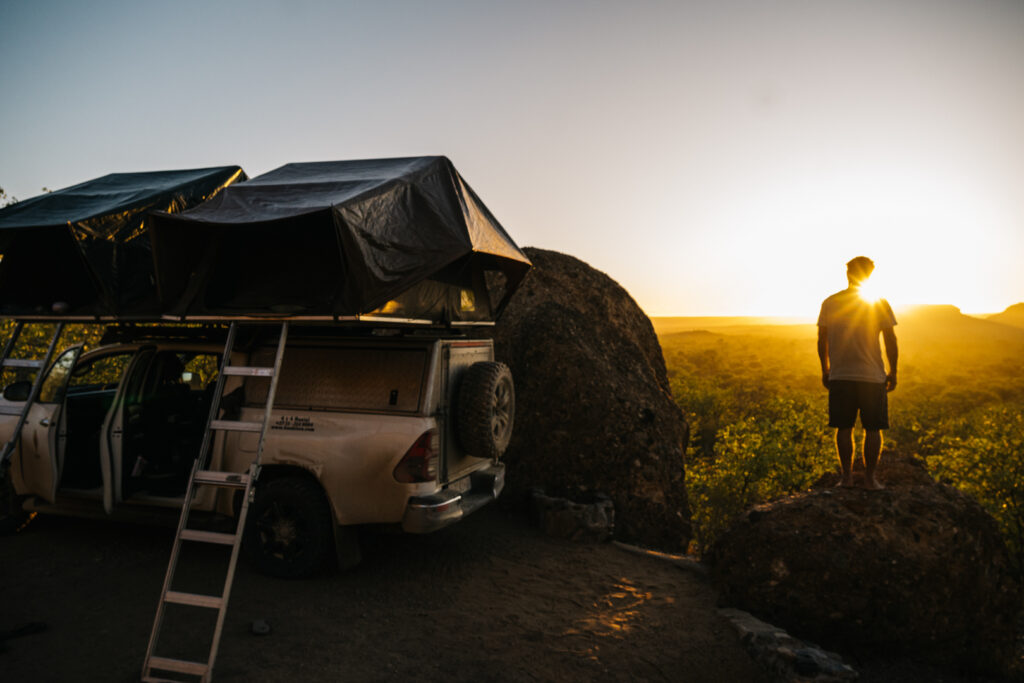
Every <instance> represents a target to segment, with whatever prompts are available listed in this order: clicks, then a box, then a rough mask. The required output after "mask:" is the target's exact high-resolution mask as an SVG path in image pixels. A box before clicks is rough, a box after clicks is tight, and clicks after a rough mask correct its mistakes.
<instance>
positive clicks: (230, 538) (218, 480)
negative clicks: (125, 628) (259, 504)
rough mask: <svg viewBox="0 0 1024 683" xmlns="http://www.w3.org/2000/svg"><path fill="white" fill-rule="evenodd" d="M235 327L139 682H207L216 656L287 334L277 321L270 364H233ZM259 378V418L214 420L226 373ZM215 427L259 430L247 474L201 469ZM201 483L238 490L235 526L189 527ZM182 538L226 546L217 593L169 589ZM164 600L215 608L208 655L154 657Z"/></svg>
mask: <svg viewBox="0 0 1024 683" xmlns="http://www.w3.org/2000/svg"><path fill="white" fill-rule="evenodd" d="M237 331H238V323H235V322H233V323H231V327H230V328H229V329H228V336H227V342H226V343H225V344H224V355H223V356H222V358H221V365H220V373H219V374H218V377H217V384H216V388H215V389H214V394H213V400H212V402H211V405H210V415H209V418H208V419H207V424H206V432H205V434H204V435H203V443H202V446H201V447H200V450H199V456H198V457H197V458H196V460H195V462H194V463H193V465H192V473H191V475H190V476H189V482H188V489H187V490H186V493H185V500H184V502H183V503H182V507H181V516H180V518H179V520H178V531H177V533H176V534H175V536H174V547H173V549H172V550H171V559H170V562H168V565H167V574H166V576H165V577H164V585H163V589H162V590H161V592H160V602H159V603H158V604H157V610H156V617H155V619H154V620H153V631H152V633H151V634H150V637H149V646H148V647H147V649H146V659H145V662H144V663H143V666H142V680H143V681H179V680H181V679H176V678H175V679H172V678H166V677H164V676H163V675H157V674H156V673H154V672H157V671H160V672H170V673H172V674H185V675H187V676H191V677H193V679H196V678H198V680H199V681H202V683H208V681H210V680H211V677H212V674H213V664H214V662H215V661H216V659H217V648H218V646H219V645H220V636H221V632H222V631H223V629H224V617H225V616H226V615H227V609H228V598H229V597H230V594H231V584H232V582H233V581H234V577H235V569H236V566H237V564H238V552H239V549H240V548H241V545H242V535H243V533H244V531H245V519H246V515H247V514H248V511H249V505H250V504H251V503H252V501H253V497H254V494H255V488H254V487H255V484H256V479H257V477H258V476H259V471H260V459H261V458H262V456H263V446H264V443H265V442H266V438H267V428H268V426H269V424H270V413H271V411H272V410H273V407H274V396H275V395H276V393H277V381H278V378H279V376H280V372H281V361H282V359H283V358H284V348H285V343H286V341H287V338H288V323H282V324H281V333H280V336H279V337H278V341H277V354H276V355H275V357H274V365H273V367H246V366H233V365H231V364H230V359H231V351H232V350H233V349H234V345H235V334H236V332H237ZM230 376H238V377H263V378H269V379H270V389H269V390H268V391H267V403H266V407H265V409H264V412H263V420H262V421H261V422H240V421H237V420H221V419H218V413H219V412H220V405H221V399H222V398H223V393H224V381H225V378H226V377H230ZM216 431H240V432H258V433H259V435H260V436H259V443H258V445H257V447H256V457H255V459H254V460H253V462H252V464H251V465H250V466H249V471H248V473H245V474H242V473H239V472H218V471H214V470H208V469H206V463H207V460H208V459H209V454H210V450H211V448H210V446H211V444H212V442H213V436H212V435H213V433H214V432H216ZM200 486H213V487H219V488H225V489H235V490H241V491H242V492H243V496H242V505H241V508H240V510H239V512H238V516H237V519H236V525H235V531H234V532H233V533H220V532H214V531H200V530H195V529H189V528H188V519H189V513H190V512H191V507H192V501H193V499H194V498H195V495H196V490H197V489H198V488H199V487H200ZM182 541H192V542H198V543H215V544H222V545H230V546H231V559H230V561H229V564H228V569H227V576H226V578H225V580H224V587H223V591H222V592H221V594H220V595H203V594H199V593H186V592H182V591H175V590H173V588H172V583H173V581H174V573H175V570H176V569H177V566H178V560H179V555H180V552H181V544H182ZM169 603H174V604H179V605H189V606H192V607H196V608H200V609H214V610H217V624H216V627H215V628H214V632H213V640H212V643H211V645H210V652H209V657H208V658H207V660H206V661H205V662H195V661H188V660H183V659H172V658H170V657H159V656H157V655H156V654H155V651H156V646H157V642H158V641H159V639H160V629H161V627H162V626H163V621H164V617H165V608H166V607H167V605H168V604H169Z"/></svg>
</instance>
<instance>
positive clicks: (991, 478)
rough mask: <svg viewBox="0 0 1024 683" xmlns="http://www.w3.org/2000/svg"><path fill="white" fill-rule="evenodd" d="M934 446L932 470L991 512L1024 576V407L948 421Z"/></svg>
mask: <svg viewBox="0 0 1024 683" xmlns="http://www.w3.org/2000/svg"><path fill="white" fill-rule="evenodd" d="M929 445H930V448H929V450H930V451H931V453H930V454H929V455H928V456H927V457H926V461H927V463H928V467H929V469H931V470H932V472H933V473H934V474H935V475H936V476H937V477H938V478H940V479H942V480H945V481H948V482H950V483H951V484H953V485H954V486H956V487H957V488H958V489H960V490H961V491H963V492H965V493H967V494H970V495H971V496H973V497H974V498H975V499H977V501H978V502H979V503H981V505H982V506H983V507H984V508H985V509H986V510H988V512H989V514H991V515H992V516H993V517H994V518H995V519H996V522H997V523H998V524H999V527H1000V529H1001V531H1002V532H1003V537H1004V539H1005V540H1006V543H1007V546H1008V548H1009V550H1010V555H1011V557H1012V559H1013V561H1014V564H1015V568H1016V570H1017V572H1018V573H1019V574H1024V405H1020V404H1017V405H1001V406H1000V405H996V406H986V407H982V408H979V409H976V410H974V411H971V412H969V413H967V414H966V415H964V416H962V417H958V418H953V419H948V420H945V421H943V422H942V423H940V424H939V425H938V428H937V429H936V430H934V431H933V432H931V443H930V444H929Z"/></svg>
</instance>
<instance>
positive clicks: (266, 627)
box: [250, 619, 271, 636]
mask: <svg viewBox="0 0 1024 683" xmlns="http://www.w3.org/2000/svg"><path fill="white" fill-rule="evenodd" d="M250 630H251V631H252V634H253V635H254V636H266V635H269V634H270V630H271V629H270V624H269V623H268V622H267V621H266V619H257V620H256V621H254V622H252V626H251V627H250Z"/></svg>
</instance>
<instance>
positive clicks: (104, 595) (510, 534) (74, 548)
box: [0, 506, 765, 683]
mask: <svg viewBox="0 0 1024 683" xmlns="http://www.w3.org/2000/svg"><path fill="white" fill-rule="evenodd" d="M172 535H173V534H172V531H171V530H168V529H163V528H152V527H139V526H131V525H124V524H112V523H109V522H101V521H88V520H77V519H65V518H56V517H41V518H39V519H36V520H35V521H33V522H32V524H31V525H30V526H29V527H28V528H27V529H25V530H24V531H22V532H21V533H19V534H17V535H15V536H9V537H5V538H0V557H2V563H0V634H5V633H7V634H9V633H10V632H11V631H13V630H15V629H19V628H21V627H24V626H26V625H29V624H32V623H42V624H45V626H46V628H45V630H42V631H41V632H37V633H33V634H29V635H23V636H20V637H17V638H8V639H7V640H6V641H3V642H0V672H2V676H0V678H3V680H5V681H33V682H37V683H42V682H44V681H71V680H75V681H124V682H128V681H134V680H138V676H139V671H140V667H141V664H142V659H143V656H144V653H145V648H146V642H147V640H148V637H149V631H150V627H151V624H152V619H153V614H154V610H155V607H156V601H157V596H158V593H159V589H160V585H161V582H162V580H163V573H164V568H165V566H166V561H167V557H168V555H169V552H170V546H171V540H172ZM364 540H365V546H366V547H365V559H364V562H363V563H362V565H360V566H359V567H358V568H357V569H355V570H352V571H349V572H346V573H331V574H325V575H323V576H320V577H317V578H314V579H309V580H304V581H284V580H280V579H271V578H267V577H264V576H261V575H259V574H256V573H255V572H253V571H252V570H251V569H250V568H249V567H247V566H245V565H241V566H240V570H239V572H238V575H237V578H236V582H235V589H234V593H233V595H232V600H231V607H230V610H229V612H228V617H227V622H226V626H225V631H224V637H223V639H222V642H221V648H220V655H219V657H218V660H217V665H216V669H215V679H216V680H218V681H292V680H299V681H393V680H403V681H404V680H418V681H446V682H450V681H638V680H640V681H664V680H671V681H689V682H698V683H699V682H700V681H763V680H765V677H764V675H763V673H762V672H761V670H760V669H759V668H758V667H757V666H756V665H755V664H754V663H753V662H752V661H751V659H750V658H749V657H748V656H747V655H746V653H745V652H744V651H743V650H742V648H741V646H740V645H739V643H738V642H737V639H736V637H735V636H734V634H733V632H732V630H731V627H730V626H729V625H728V624H727V623H726V622H725V621H723V620H722V619H721V618H720V617H719V616H718V615H717V613H716V612H715V605H714V603H715V595H714V593H713V591H712V590H711V589H710V588H709V586H708V585H707V584H706V583H705V582H704V581H703V580H701V579H700V578H698V577H696V576H694V575H692V574H690V573H688V572H685V571H683V570H681V569H679V568H677V567H675V566H673V565H671V564H668V563H666V562H663V561H660V560H657V559H654V558H649V557H644V556H638V555H635V554H631V553H628V552H626V551H624V550H621V549H619V548H617V547H616V546H614V545H611V544H600V545H587V544H578V543H572V542H568V541H559V540H554V539H549V538H546V537H543V536H541V535H540V533H539V532H537V531H535V530H533V529H531V528H530V527H529V526H528V525H527V524H525V523H524V522H523V521H522V520H520V519H519V518H518V517H516V516H514V515H511V513H508V512H506V511H504V510H502V509H500V508H499V507H497V506H491V507H489V508H485V509H484V510H482V511H480V512H479V513H477V514H476V515H474V516H473V517H471V518H469V519H467V520H465V521H464V522H463V523H462V524H459V525H456V526H455V527H452V528H450V529H447V530H444V531H442V532H440V533H438V534H433V535H430V536H405V535H387V534H369V535H367V537H366V538H365V539H364ZM219 550H220V549H217V548H213V549H207V548H205V547H203V550H202V552H200V553H197V554H196V555H195V556H194V557H191V558H189V562H188V564H187V565H186V566H188V567H189V568H195V569H196V570H197V571H195V572H193V573H191V574H190V573H183V574H182V575H181V577H180V580H181V582H182V583H181V584H178V587H181V588H184V589H191V590H201V589H202V588H203V587H204V586H200V585H199V584H201V583H202V584H207V585H209V584H210V582H209V579H210V577H211V576H218V575H219V574H218V572H220V571H221V570H220V567H221V566H222V564H223V563H221V562H220V561H219V560H220V558H219V557H218V556H216V554H215V553H216V552H218V551H219ZM210 592H216V589H215V588H214V587H213V586H210ZM180 609H181V610H183V611H184V610H188V613H187V614H182V613H170V614H169V617H168V621H167V626H166V639H165V641H164V642H165V643H166V644H167V646H168V647H167V649H166V650H164V651H163V652H162V654H167V655H177V656H184V657H185V658H188V657H190V656H191V657H194V658H202V657H203V638H204V637H205V634H206V633H208V632H210V631H212V628H213V623H212V619H210V620H205V621H203V620H197V619H196V618H195V614H196V611H195V610H194V609H192V608H180ZM257 619H263V620H266V621H267V622H268V623H269V624H270V626H271V628H272V631H271V633H270V634H269V635H263V636H258V635H254V634H253V633H252V632H251V624H252V622H253V621H254V620H257Z"/></svg>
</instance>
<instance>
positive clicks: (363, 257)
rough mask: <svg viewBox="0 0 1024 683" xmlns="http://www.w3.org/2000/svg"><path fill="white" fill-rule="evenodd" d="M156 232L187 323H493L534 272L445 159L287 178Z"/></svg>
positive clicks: (332, 168)
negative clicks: (246, 320) (222, 320)
mask: <svg viewBox="0 0 1024 683" xmlns="http://www.w3.org/2000/svg"><path fill="white" fill-rule="evenodd" d="M151 230H152V236H153V250H154V259H155V263H156V275H157V286H158V290H159V293H160V299H161V303H162V305H163V306H164V309H165V311H166V312H168V313H169V314H171V315H174V316H178V317H182V318H214V319H215V318H221V317H264V316H265V317H279V318H280V317H285V318H306V319H357V318H358V319H362V318H366V317H370V318H374V319H376V318H382V317H383V318H389V319H403V320H415V321H420V322H424V321H425V322H432V323H438V322H459V321H462V322H480V321H488V320H493V319H494V317H495V316H496V315H497V314H498V313H499V312H500V310H501V308H502V307H503V306H504V304H505V303H506V302H507V300H508V297H509V296H510V295H511V294H512V292H513V291H514V289H515V288H516V286H518V284H519V282H520V281H521V280H522V278H523V276H524V275H525V274H526V272H527V271H528V270H529V268H530V261H529V259H527V258H526V256H525V255H524V254H523V253H522V252H521V251H520V250H519V248H518V247H517V246H516V245H515V243H514V242H513V241H512V239H511V238H510V237H509V236H508V234H507V233H506V232H505V230H504V229H503V228H502V227H501V225H500V224H499V223H498V221H497V220H496V219H495V218H494V216H492V215H491V213H490V211H488V210H487V208H486V207H485V206H484V205H483V203H482V202H481V201H480V199H479V198H478V197H477V196H476V194H475V193H474V192H473V190H472V189H470V187H469V186H468V185H467V184H466V182H465V181H464V180H463V179H462V177H461V176H460V175H459V174H458V172H457V171H456V170H455V168H454V167H453V166H452V164H451V162H450V161H449V160H448V159H446V158H444V157H415V158H402V159H375V160H364V161H329V162H317V163H299V164H288V165H286V166H282V167H280V168H278V169H276V170H273V171H270V172H269V173H266V174H264V175H261V176H257V177H255V178H253V179H251V180H249V181H248V182H245V183H239V184H237V185H233V186H231V187H229V188H226V189H225V190H224V192H222V193H221V194H219V195H218V196H217V197H215V198H214V199H213V200H211V201H210V202H207V203H206V204H203V205H202V206H199V207H196V208H194V209H191V210H189V211H184V212H181V213H177V214H173V215H171V214H163V213H159V214H155V215H154V216H153V220H152V224H151Z"/></svg>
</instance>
